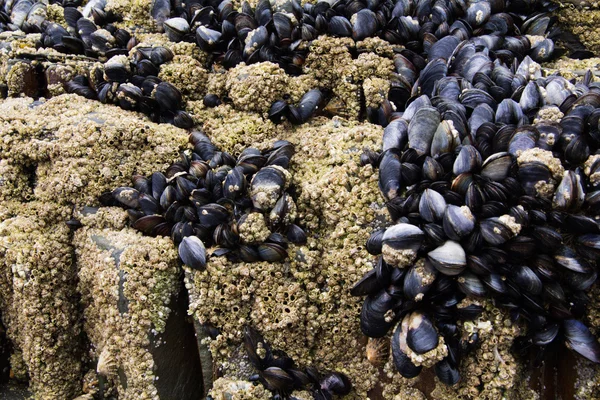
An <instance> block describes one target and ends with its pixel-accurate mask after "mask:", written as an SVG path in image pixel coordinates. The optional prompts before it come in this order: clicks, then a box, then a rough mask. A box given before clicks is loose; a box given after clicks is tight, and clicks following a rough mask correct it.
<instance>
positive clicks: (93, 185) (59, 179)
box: [0, 95, 187, 206]
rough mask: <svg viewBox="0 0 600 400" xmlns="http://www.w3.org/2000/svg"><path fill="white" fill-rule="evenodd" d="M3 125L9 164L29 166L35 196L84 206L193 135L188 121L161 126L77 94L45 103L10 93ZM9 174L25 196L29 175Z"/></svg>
mask: <svg viewBox="0 0 600 400" xmlns="http://www.w3.org/2000/svg"><path fill="white" fill-rule="evenodd" d="M0 126H1V127H2V128H1V129H0V132H2V133H1V137H2V141H1V143H0V157H2V159H3V160H4V161H3V165H2V168H5V169H7V171H8V170H10V169H11V168H12V169H13V170H14V169H17V170H18V169H22V170H23V169H26V170H25V171H24V172H25V173H26V174H27V179H28V180H29V183H30V184H31V183H33V182H35V188H34V189H33V192H34V194H33V198H35V199H36V200H41V201H50V202H54V201H57V202H59V203H63V204H68V203H71V204H80V205H82V206H83V205H96V204H98V196H99V195H100V194H102V193H103V192H105V191H109V190H112V189H113V188H114V187H116V186H119V185H126V184H130V181H131V176H132V174H134V173H138V174H142V175H149V174H150V173H152V172H153V171H155V170H157V169H164V168H166V167H167V166H168V164H169V163H170V162H171V161H172V160H173V159H174V158H176V157H177V154H178V150H179V149H180V148H184V147H185V144H186V141H187V134H186V132H185V131H183V130H181V129H178V128H175V127H173V126H170V125H161V126H160V127H159V125H157V124H154V123H151V122H149V121H145V120H144V119H141V118H140V117H139V115H137V114H134V113H128V112H126V111H123V110H120V109H118V108H116V107H112V106H104V105H102V104H100V103H98V102H93V101H88V100H85V99H83V98H82V97H79V96H76V95H64V96H59V97H54V98H52V99H50V100H48V101H47V102H45V103H33V102H32V100H31V99H10V100H6V101H4V102H2V103H1V104H0ZM3 177H4V178H5V180H4V181H3V182H2V185H1V186H0V187H2V188H3V189H2V191H3V192H4V190H6V191H11V192H13V193H14V194H15V196H17V197H18V196H23V194H22V193H19V192H18V191H17V190H16V188H19V187H22V186H23V177H22V175H14V174H8V175H7V176H4V175H3ZM11 177H14V178H11ZM12 179H14V181H13V180H12ZM4 188H6V189H4ZM24 189H25V188H24ZM29 190H31V189H29ZM24 193H25V194H26V193H27V190H24ZM28 196H31V195H28Z"/></svg>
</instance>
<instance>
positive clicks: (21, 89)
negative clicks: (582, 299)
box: [0, 0, 600, 399]
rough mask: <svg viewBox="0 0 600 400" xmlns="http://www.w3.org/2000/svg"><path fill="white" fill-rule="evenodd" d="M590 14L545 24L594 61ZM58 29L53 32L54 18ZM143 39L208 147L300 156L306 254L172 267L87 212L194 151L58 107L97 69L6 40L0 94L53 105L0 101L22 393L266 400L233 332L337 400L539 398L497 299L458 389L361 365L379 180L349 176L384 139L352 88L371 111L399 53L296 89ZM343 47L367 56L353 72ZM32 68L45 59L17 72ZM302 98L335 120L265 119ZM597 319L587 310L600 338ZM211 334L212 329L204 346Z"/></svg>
mask: <svg viewBox="0 0 600 400" xmlns="http://www.w3.org/2000/svg"><path fill="white" fill-rule="evenodd" d="M130 4H131V3H130V2H124V1H116V0H112V1H109V2H108V7H109V8H112V9H114V10H117V11H119V12H126V15H127V18H125V21H124V22H123V24H125V25H138V26H143V27H144V28H145V29H146V30H148V31H151V30H152V29H153V26H152V24H149V23H148V21H147V19H145V16H146V15H147V13H148V9H149V7H150V3H149V2H147V1H142V2H135V4H134V6H133V8H132V9H131V10H130V9H129V5H130ZM578 6H581V4H578ZM593 7H595V6H593V5H592V10H591V11H590V12H589V13H588V11H587V10H586V11H585V12H581V9H574V8H572V7H571V6H565V7H563V8H561V9H560V10H559V12H558V13H559V18H561V20H563V21H564V23H565V24H567V25H568V24H571V25H573V26H574V30H575V31H576V33H580V34H581V35H582V37H583V40H584V42H586V43H587V44H588V45H589V46H591V48H592V49H596V50H598V49H600V48H598V38H596V37H595V36H594V35H597V25H598V24H595V23H594V21H595V20H594V18H595V15H596V14H594V13H597V10H596V9H594V8H593ZM59 10H60V9H59ZM55 11H57V10H55ZM53 18H54V19H55V20H56V21H60V18H61V15H60V13H56V15H54V16H53ZM582 18H583V19H582ZM575 25H577V28H575ZM586 26H587V27H588V29H586ZM589 27H593V28H594V29H589ZM577 29H581V32H577ZM139 38H140V41H141V42H142V45H144V44H152V43H155V44H156V43H162V44H166V45H168V46H169V47H170V48H171V49H172V50H173V52H174V54H175V58H174V60H173V61H172V62H171V63H169V64H166V65H164V66H163V67H162V68H161V72H160V74H161V75H160V76H161V78H163V79H168V80H169V81H171V82H173V84H175V85H176V86H177V87H178V88H179V89H180V90H181V91H182V93H183V95H184V100H185V101H187V107H186V108H187V110H188V111H189V112H190V113H191V114H192V116H193V117H194V119H195V122H196V123H197V124H198V126H201V127H202V129H203V130H204V132H205V133H206V134H207V135H208V136H209V137H210V138H211V139H212V141H213V142H214V143H215V144H216V145H217V146H218V147H219V148H220V149H222V150H226V151H228V152H230V153H231V154H233V155H234V156H237V155H238V154H239V153H240V152H241V151H242V150H243V149H244V148H245V147H248V146H254V147H258V148H260V149H264V148H267V147H269V146H270V145H271V144H272V143H273V142H274V141H275V140H277V139H286V140H289V141H291V142H292V143H293V144H294V145H295V146H296V152H297V153H296V155H295V156H294V158H293V159H292V164H291V166H290V168H291V170H292V172H293V176H294V181H293V185H294V187H295V193H294V197H295V199H296V204H297V207H298V220H299V221H300V223H301V225H302V226H303V228H304V229H305V230H306V231H307V233H308V236H309V239H308V242H307V244H306V245H304V246H290V248H289V250H288V255H289V257H288V259H287V260H286V261H285V262H283V263H273V264H269V263H265V262H263V263H252V264H248V263H237V264H234V263H231V262H228V261H226V260H225V259H224V258H217V257H214V258H211V259H210V261H209V263H208V265H207V268H206V270H205V271H202V272H197V271H192V270H190V269H187V268H185V269H184V270H182V269H181V267H180V264H179V261H178V259H177V253H176V250H175V247H174V246H173V245H172V243H171V242H170V240H169V239H167V238H161V239H157V238H149V237H144V236H142V235H141V234H139V233H137V232H135V231H133V230H132V229H130V228H128V227H127V217H126V214H125V213H124V212H123V211H122V210H120V209H113V208H100V209H97V207H98V206H99V202H98V197H99V195H101V194H102V193H103V192H106V191H109V190H112V189H113V188H115V187H117V186H122V185H130V184H131V180H130V179H131V176H132V175H133V174H134V173H135V174H141V175H146V176H147V175H149V174H150V173H152V172H154V171H164V170H165V169H166V167H167V166H168V165H169V164H170V163H171V162H172V161H174V160H176V159H177V158H178V154H179V152H180V151H182V150H184V149H186V148H187V146H188V145H187V132H185V131H183V130H181V129H178V128H174V127H173V126H171V125H166V124H155V123H153V122H150V121H149V120H148V119H147V118H146V117H145V116H143V115H141V114H137V113H132V112H127V111H123V110H122V109H119V108H117V107H114V106H107V105H102V104H100V103H98V102H94V101H89V100H85V99H83V98H81V97H78V96H75V95H65V94H62V93H63V89H62V82H64V81H65V80H68V79H69V78H70V77H71V76H73V75H74V74H76V73H82V72H85V71H89V70H91V69H93V68H94V67H95V66H96V64H95V63H94V62H93V61H91V60H82V59H78V60H75V59H72V58H71V57H68V56H64V55H60V54H58V53H56V52H51V51H50V52H45V53H44V54H38V53H39V51H37V50H36V49H35V48H34V47H33V40H35V38H34V37H32V36H31V35H29V36H28V37H25V36H19V35H4V36H1V37H0V40H1V41H3V46H4V47H3V49H4V50H3V51H1V52H0V83H4V84H6V85H7V87H8V93H9V95H15V96H17V95H21V96H22V95H35V94H36V90H37V89H36V88H37V85H38V79H40V75H39V74H38V72H36V71H38V66H39V67H40V68H41V69H42V70H43V71H44V76H45V77H46V78H45V79H47V81H48V83H49V88H48V92H47V93H43V94H42V95H43V96H46V97H50V96H56V97H52V98H50V99H48V100H44V99H40V100H38V101H35V100H34V99H32V98H28V97H18V98H11V99H6V100H2V101H0V311H1V313H2V320H3V323H4V324H5V326H6V334H7V337H8V339H9V340H10V341H11V343H12V346H13V352H12V357H11V364H10V365H11V368H12V371H11V375H12V376H13V380H15V381H16V380H21V381H25V382H28V386H29V390H30V391H31V393H33V395H34V397H35V398H39V399H70V398H75V397H77V396H81V397H79V399H89V398H92V397H93V396H96V397H95V398H100V397H99V396H108V395H118V398H119V399H146V398H148V399H156V398H160V399H171V398H173V399H175V398H177V399H184V398H190V399H193V398H199V397H200V396H201V395H200V392H206V391H207V390H208V389H209V387H208V386H209V385H210V384H211V383H212V381H213V379H212V378H213V375H214V378H215V380H214V383H213V385H214V386H213V389H212V391H211V396H212V397H213V398H215V399H260V398H265V399H266V398H269V397H270V395H269V393H268V392H266V391H265V390H264V388H263V387H262V386H260V385H259V386H256V385H253V384H251V383H249V382H248V380H247V378H248V376H249V375H251V374H252V373H253V372H254V371H253V369H252V368H251V366H250V365H249V363H248V361H247V357H246V356H245V352H244V350H243V347H242V346H240V344H241V341H242V328H243V326H244V325H247V324H250V325H252V326H255V327H256V328H258V329H259V330H260V331H261V333H262V334H263V335H264V337H265V338H266V339H267V340H268V341H269V342H270V343H271V344H272V346H273V347H274V348H277V349H281V350H284V351H286V352H287V353H288V355H290V356H291V357H292V358H294V360H295V361H296V362H297V363H298V364H299V365H302V366H308V365H313V366H315V367H317V368H319V369H322V370H338V371H340V372H344V373H345V374H347V375H348V376H349V377H350V379H351V380H352V382H353V384H354V387H355V390H354V391H353V393H352V395H350V396H349V397H350V398H361V399H362V398H366V397H367V396H370V398H385V399H390V398H394V399H396V398H398V399H400V398H407V397H410V398H415V399H419V398H436V399H451V398H465V397H469V396H470V397H472V398H489V399H497V398H501V397H502V396H504V397H506V398H523V399H525V398H537V397H538V396H539V394H536V393H535V391H534V390H532V389H530V388H529V386H530V382H528V377H527V375H526V374H525V373H524V371H525V370H526V366H524V365H520V364H519V363H518V362H517V361H516V360H515V358H514V357H513V355H512V354H511V353H510V347H511V345H512V341H513V340H514V337H515V336H516V335H518V334H519V333H520V330H521V329H522V327H520V326H516V325H513V324H512V323H511V322H510V319H509V318H508V316H507V315H506V313H504V312H503V311H501V310H499V309H496V308H495V307H493V305H491V304H486V312H485V314H484V315H483V316H482V317H481V318H480V319H479V320H477V321H475V322H474V323H472V325H469V326H465V327H463V328H465V329H467V330H470V331H473V332H478V333H479V335H480V337H481V341H482V344H481V347H480V348H479V349H478V350H477V351H476V352H474V353H473V354H472V355H471V356H470V357H469V358H468V359H466V360H464V362H463V363H462V371H461V373H462V375H463V376H465V377H466V378H465V379H463V380H462V381H461V382H460V383H459V384H458V385H457V386H456V387H452V388H449V387H446V386H444V385H442V384H440V383H439V382H437V380H436V378H434V377H433V374H422V375H421V376H420V377H419V378H416V379H413V380H408V379H405V378H402V377H401V376H400V375H399V374H398V373H396V372H394V368H393V365H392V363H391V359H390V358H389V357H387V354H384V356H383V358H384V360H383V362H382V363H379V362H374V363H372V362H371V361H372V360H371V359H370V358H368V357H367V354H366V351H367V340H366V338H365V337H364V336H363V335H362V334H361V332H360V329H359V326H358V322H357V321H358V315H359V313H360V307H361V299H360V298H354V297H351V296H350V295H349V292H348V291H349V288H351V287H352V286H353V284H354V283H355V282H356V281H357V280H358V279H360V277H362V275H363V274H364V272H366V271H367V270H369V269H370V268H372V264H373V262H374V257H372V256H370V255H369V254H368V253H367V252H366V250H365V248H364V243H365V241H366V239H367V237H368V235H369V234H370V232H371V231H372V230H373V229H374V228H377V227H380V226H384V225H385V224H387V223H389V217H388V216H387V211H386V209H385V207H384V204H383V203H384V201H383V198H382V197H381V195H380V193H379V190H378V188H377V174H376V173H375V172H374V171H373V169H372V167H371V166H361V165H360V162H359V157H360V154H361V153H362V151H363V150H364V149H368V148H370V149H373V150H375V149H378V148H379V147H380V145H381V143H380V140H381V132H382V128H381V127H379V126H375V125H371V124H368V123H362V122H359V121H358V117H359V115H360V112H361V110H360V100H361V99H360V94H359V93H360V90H361V89H362V91H363V92H364V94H365V100H366V102H367V104H368V105H371V106H376V105H378V104H379V103H380V102H381V100H382V99H383V98H384V97H383V95H384V94H385V92H386V91H387V88H388V86H389V78H390V72H391V71H393V68H394V67H393V62H392V59H391V57H392V56H393V48H392V46H390V45H389V44H387V43H384V42H382V41H380V40H377V39H368V40H365V41H363V42H359V43H358V44H355V43H354V42H353V41H352V40H349V39H333V38H326V37H323V38H320V39H318V40H316V41H315V42H313V48H312V49H311V52H310V55H309V57H308V58H307V60H306V65H305V72H306V74H305V75H302V76H300V77H291V76H288V75H286V74H285V73H284V72H283V70H281V69H280V68H279V67H277V66H276V65H274V64H271V63H260V64H255V65H252V66H245V65H240V66H238V67H236V68H234V69H232V70H230V71H228V72H225V71H220V70H216V71H207V70H206V69H205V68H204V66H203V65H204V62H205V61H206V54H204V53H201V52H200V51H199V50H198V49H197V48H196V46H195V45H191V46H190V45H189V44H185V43H179V44H172V43H166V40H165V38H164V36H161V35H157V34H144V33H139ZM354 47H356V48H358V49H360V50H361V51H362V53H361V54H360V55H359V56H358V57H356V58H353V57H352V52H351V50H352V51H354V50H356V49H355V48H354ZM31 54H37V55H38V56H39V57H40V60H36V59H31V57H30V59H26V58H24V56H25V55H31ZM28 57H29V56H28ZM598 64H599V61H598V59H595V60H594V59H592V60H587V61H585V62H578V63H573V62H572V61H564V60H561V61H558V62H555V63H553V64H551V65H548V67H549V68H550V69H556V70H560V71H561V72H563V73H565V75H567V76H568V74H569V73H570V74H572V76H578V75H580V74H581V71H585V70H586V69H588V68H596V69H597V67H598ZM331 65H336V68H335V69H332V68H331ZM315 86H321V87H324V88H327V89H330V90H331V91H332V93H333V98H332V100H331V102H330V103H329V105H328V107H327V109H326V110H324V111H323V113H324V114H325V115H328V116H330V115H333V114H335V115H337V116H338V117H335V118H326V117H319V118H315V119H314V120H312V121H311V122H310V123H309V124H306V125H302V126H300V127H292V126H291V125H289V124H287V123H286V124H283V125H274V124H273V123H272V122H271V121H269V120H268V119H266V118H265V116H266V115H265V114H266V112H267V111H268V108H269V105H270V104H271V102H272V101H273V100H277V99H279V98H281V97H283V96H287V97H289V98H290V99H292V101H298V100H299V99H300V97H301V96H302V95H303V94H304V93H305V92H306V91H307V90H308V89H310V88H312V87H315ZM206 93H214V94H217V95H219V96H221V97H224V96H228V97H229V98H230V99H231V104H225V105H221V106H219V107H216V108H214V109H207V108H206V107H205V106H204V105H203V104H202V101H201V99H202V98H203V96H204V95H205V94H206ZM75 220H76V221H78V222H79V223H80V224H81V227H80V228H79V229H78V230H76V231H73V230H71V229H69V226H68V225H67V224H66V222H67V221H72V224H71V226H74V225H76V226H78V223H75V222H74V221H75ZM183 275H184V276H185V277H184V278H183V277H182V276H183ZM184 288H185V289H184ZM597 290H598V289H597V288H596V291H597ZM188 292H189V309H187V310H186V308H187V307H188V304H187V303H188V299H187V298H186V296H187V294H188ZM596 297H597V296H596ZM596 297H592V298H593V299H595V300H594V301H596V300H597V299H596ZM597 310H598V307H596V308H593V311H592V312H591V313H590V322H591V325H592V326H593V327H594V328H595V329H596V331H598V329H599V328H600V315H598V313H597ZM186 311H187V312H189V314H190V316H191V318H190V319H193V321H190V320H188V318H187V317H186V315H185V314H186ZM206 324H210V326H214V327H216V328H217V329H218V330H219V333H220V334H219V335H218V336H217V337H216V338H214V339H213V338H211V336H210V335H209V332H208V329H207V328H206V327H205V326H204V325H206ZM192 327H195V328H196V334H197V339H198V343H197V344H196V343H194V340H193V339H194V332H193V331H191V329H192ZM596 333H598V332H596ZM190 339H192V340H191V341H190ZM384 353H385V352H384ZM578 362H579V367H578V369H579V371H580V372H579V377H580V382H581V384H578V385H577V386H576V389H574V391H573V395H578V396H579V397H580V398H595V397H597V396H598V384H597V382H598V379H599V375H598V374H599V372H598V368H591V366H590V365H589V363H588V362H586V361H578ZM200 364H201V365H200ZM173 372H175V373H173ZM180 376H181V377H183V378H184V379H182V380H181V381H178V382H175V380H177V378H178V377H180ZM531 386H534V387H535V384H533V385H531ZM6 390H7V391H8V390H9V389H6ZM536 390H537V391H538V393H541V392H543V390H540V389H539V388H536ZM10 393H13V392H10ZM295 395H296V397H297V398H301V399H303V398H310V394H309V393H305V392H301V393H296V394H295ZM1 396H2V393H1V392H0V398H1ZM186 396H189V397H186ZM9 398H15V397H9Z"/></svg>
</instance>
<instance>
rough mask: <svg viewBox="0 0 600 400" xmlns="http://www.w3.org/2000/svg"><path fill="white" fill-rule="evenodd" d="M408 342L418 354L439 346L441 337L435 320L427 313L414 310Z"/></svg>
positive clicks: (407, 336)
mask: <svg viewBox="0 0 600 400" xmlns="http://www.w3.org/2000/svg"><path fill="white" fill-rule="evenodd" d="M408 318H409V320H408V321H409V322H408V332H407V334H406V344H408V347H410V348H411V350H413V351H414V352H415V353H417V354H423V353H426V352H428V351H430V350H433V349H435V348H436V347H437V345H438V343H439V337H438V333H437V330H436V329H435V327H434V326H433V322H431V320H430V319H429V317H427V315H425V314H422V313H420V312H414V313H412V314H411V315H410V316H409V317H408Z"/></svg>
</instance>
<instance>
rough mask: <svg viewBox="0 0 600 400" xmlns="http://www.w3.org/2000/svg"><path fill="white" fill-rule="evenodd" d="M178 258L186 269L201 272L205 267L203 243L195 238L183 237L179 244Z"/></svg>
mask: <svg viewBox="0 0 600 400" xmlns="http://www.w3.org/2000/svg"><path fill="white" fill-rule="evenodd" d="M179 258H181V260H182V261H183V263H184V264H185V265H187V266H188V267H190V268H193V269H196V270H203V269H204V267H205V266H206V249H205V248H204V243H202V241H201V240H200V239H199V238H198V237H196V236H187V237H184V238H183V240H182V241H181V243H179Z"/></svg>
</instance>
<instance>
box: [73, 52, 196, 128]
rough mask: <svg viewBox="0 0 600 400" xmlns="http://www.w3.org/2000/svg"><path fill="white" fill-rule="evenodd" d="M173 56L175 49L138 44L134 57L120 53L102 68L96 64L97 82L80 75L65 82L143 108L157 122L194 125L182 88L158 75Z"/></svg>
mask: <svg viewBox="0 0 600 400" xmlns="http://www.w3.org/2000/svg"><path fill="white" fill-rule="evenodd" d="M172 59H173V53H172V52H171V50H169V49H168V48H166V47H162V46H156V47H137V48H136V49H135V50H134V51H133V53H132V59H129V58H128V57H126V56H124V55H117V56H114V57H112V58H110V59H109V60H108V61H107V62H106V63H104V65H103V67H102V68H94V69H93V70H92V76H93V79H92V82H93V83H92V82H90V80H89V79H88V78H87V77H86V76H84V75H78V76H76V77H75V78H74V79H73V80H71V81H69V82H67V83H66V84H65V89H66V90H67V92H69V93H75V94H78V95H80V96H84V97H86V98H88V99H97V100H100V101H101V102H102V103H105V104H115V105H118V106H120V107H121V108H123V109H125V110H132V111H139V112H142V113H144V114H146V115H147V116H148V117H149V118H150V119H151V120H152V121H154V122H163V123H170V124H173V125H175V126H177V127H179V128H183V129H190V128H192V127H193V126H194V120H193V118H192V117H191V116H190V115H189V114H188V113H187V112H185V111H183V110H182V107H183V100H182V95H181V92H180V91H179V89H177V88H176V87H175V86H173V85H172V84H171V83H169V82H165V81H163V80H161V79H160V78H158V77H157V75H158V72H159V68H160V66H161V65H162V64H164V63H166V62H169V61H171V60H172Z"/></svg>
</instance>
